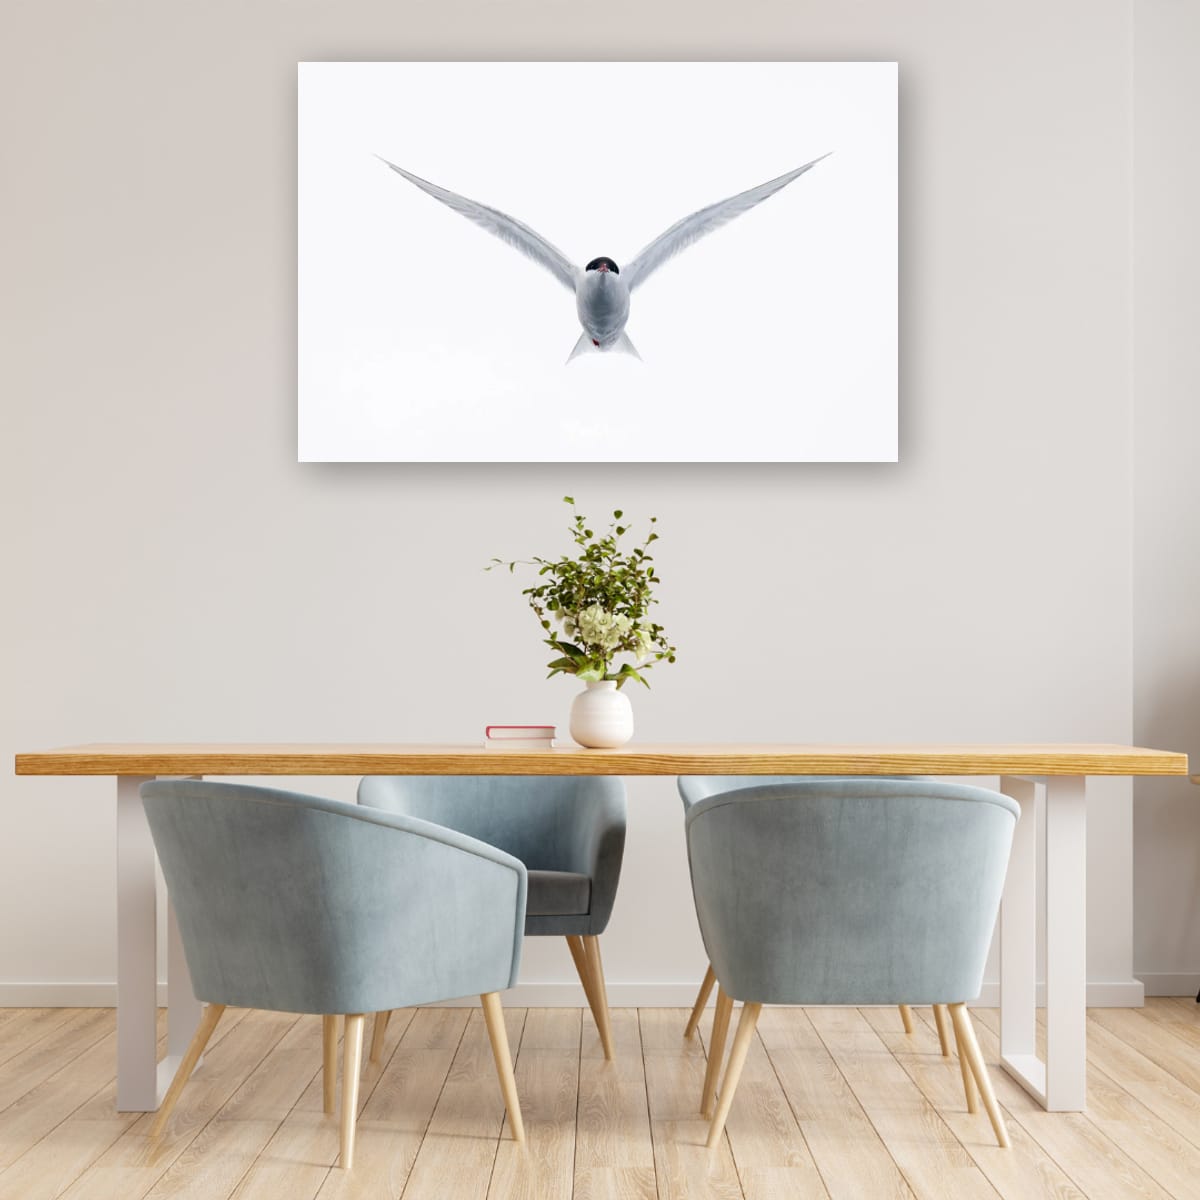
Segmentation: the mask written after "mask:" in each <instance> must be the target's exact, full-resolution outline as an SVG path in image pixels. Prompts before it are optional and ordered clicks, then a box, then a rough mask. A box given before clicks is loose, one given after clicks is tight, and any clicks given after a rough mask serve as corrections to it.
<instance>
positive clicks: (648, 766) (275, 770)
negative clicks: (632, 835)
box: [16, 742, 1188, 775]
mask: <svg viewBox="0 0 1200 1200" xmlns="http://www.w3.org/2000/svg"><path fill="white" fill-rule="evenodd" d="M16 773H17V774H18V775H838V774H845V775H1187V773H1188V760H1187V755H1186V754H1180V753H1176V752H1174V751H1170V750H1151V749H1148V748H1145V747H1142V746H1116V745H1093V744H1056V743H1051V744H1044V745H1037V744H995V745H989V744H978V745H943V744H935V743H929V744H922V743H914V744H898V745H787V744H783V745H770V744H750V743H747V744H719V743H714V744H704V743H695V744H689V743H668V744H654V743H638V742H632V743H630V744H628V745H626V746H622V747H620V749H617V750H585V749H583V748H581V747H578V746H563V747H560V748H556V749H553V750H491V749H484V748H483V747H482V746H480V745H410V744H405V743H396V744H387V743H375V744H361V745H360V744H355V743H341V744H320V743H295V744H289V743H96V744H92V745H81V746H60V747H56V748H54V749H49V750H36V751H30V752H27V753H21V754H18V755H17V756H16Z"/></svg>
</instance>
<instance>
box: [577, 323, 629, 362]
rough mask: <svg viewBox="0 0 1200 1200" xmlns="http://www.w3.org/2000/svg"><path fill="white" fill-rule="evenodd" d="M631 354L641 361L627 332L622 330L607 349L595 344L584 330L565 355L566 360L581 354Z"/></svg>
mask: <svg viewBox="0 0 1200 1200" xmlns="http://www.w3.org/2000/svg"><path fill="white" fill-rule="evenodd" d="M614 353H615V354H632V355H633V357H634V358H636V359H637V360H638V362H641V361H642V356H641V355H640V354H639V353H638V352H637V347H636V346H635V345H634V344H633V342H631V341H630V340H629V334H627V333H624V332H622V334H621V336H620V337H619V338H617V340H616V341H615V342H613V344H612V345H611V346H610V347H609V348H608V349H607V350H605V349H603V348H602V347H600V346H597V345H596V343H595V341H594V340H593V339H592V335H591V334H590V333H588V332H587V331H586V330H585V331H584V332H583V333H581V334H580V335H579V341H577V342H576V343H575V348H574V349H573V350H572V351H571V353H570V354H568V355H567V362H570V361H571V360H572V359H573V358H578V357H579V356H580V355H581V354H614Z"/></svg>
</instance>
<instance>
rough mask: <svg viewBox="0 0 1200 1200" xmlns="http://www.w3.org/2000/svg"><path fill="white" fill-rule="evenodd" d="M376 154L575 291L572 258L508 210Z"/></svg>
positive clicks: (420, 186) (422, 188)
mask: <svg viewBox="0 0 1200 1200" xmlns="http://www.w3.org/2000/svg"><path fill="white" fill-rule="evenodd" d="M375 157H376V158H378V159H379V161H380V162H381V163H384V164H385V165H386V166H389V167H391V168H392V170H393V171H395V172H396V174H397V175H403V176H404V178H405V179H407V180H408V182H409V183H412V184H415V185H416V186H417V187H419V188H420V189H421V191H423V192H428V193H429V195H431V196H432V197H433V198H434V199H435V200H440V201H441V202H442V203H443V204H444V205H446V206H447V208H452V209H454V211H455V212H456V213H460V214H461V215H462V216H464V217H466V218H467V220H468V221H474V222H475V224H476V225H478V226H480V227H481V228H483V229H486V230H487V231H488V233H491V234H495V236H496V237H498V238H499V239H500V240H501V241H502V242H507V243H508V244H509V245H510V246H511V247H512V248H513V249H514V250H519V251H520V252H521V253H522V254H524V255H525V257H526V258H531V259H533V261H534V262H535V263H540V264H541V265H542V266H543V267H545V268H546V270H547V271H549V272H550V273H551V274H552V275H553V276H554V277H555V279H557V280H558V281H559V283H561V284H562V285H563V287H565V288H569V289H570V290H571V291H572V292H574V291H575V280H576V278H577V276H578V271H577V270H576V268H575V267H574V266H573V265H572V263H571V260H570V259H569V258H567V256H566V255H565V254H564V253H563V252H562V251H561V250H559V249H558V247H557V246H554V245H552V244H551V243H550V242H548V241H546V239H545V238H544V237H542V235H541V234H540V233H535V232H534V231H533V230H532V229H530V228H529V226H528V225H525V224H523V223H522V222H520V221H518V220H517V219H516V218H515V217H510V216H509V215H508V214H507V213H502V212H500V210H499V209H495V208H488V206H487V205H486V204H479V203H478V202H477V201H475V200H468V199H467V197H466V196H459V195H457V194H456V193H454V192H451V191H448V190H447V189H446V188H444V187H438V185H437V184H436V183H430V182H429V181H428V180H427V179H422V178H421V177H420V176H419V175H413V174H411V173H410V172H408V171H406V170H404V168H403V167H398V166H396V164H395V163H392V162H388V160H387V159H386V158H382V157H381V156H380V155H378V154H377V155H376V156H375Z"/></svg>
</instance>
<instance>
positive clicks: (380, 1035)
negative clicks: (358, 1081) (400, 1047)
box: [370, 1008, 392, 1062]
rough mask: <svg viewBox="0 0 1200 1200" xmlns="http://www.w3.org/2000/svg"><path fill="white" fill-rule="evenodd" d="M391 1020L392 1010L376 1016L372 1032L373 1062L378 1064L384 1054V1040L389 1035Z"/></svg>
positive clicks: (371, 1055)
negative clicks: (388, 1029) (388, 1028)
mask: <svg viewBox="0 0 1200 1200" xmlns="http://www.w3.org/2000/svg"><path fill="white" fill-rule="evenodd" d="M391 1019H392V1010H391V1009H390V1008H389V1009H387V1010H386V1011H385V1012H377V1013H376V1014H375V1028H374V1029H373V1030H372V1031H371V1054H370V1061H371V1062H378V1061H379V1056H380V1055H381V1054H382V1053H383V1039H384V1036H385V1035H386V1034H387V1027H388V1022H389V1021H390V1020H391Z"/></svg>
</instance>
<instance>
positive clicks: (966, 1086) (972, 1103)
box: [954, 1025, 979, 1113]
mask: <svg viewBox="0 0 1200 1200" xmlns="http://www.w3.org/2000/svg"><path fill="white" fill-rule="evenodd" d="M954 1041H955V1044H956V1046H957V1047H958V1067H959V1070H960V1071H962V1081H963V1095H964V1096H966V1098H967V1112H969V1113H976V1112H978V1111H979V1091H978V1089H977V1088H976V1087H975V1075H974V1073H973V1072H972V1071H971V1063H970V1061H969V1056H968V1055H967V1053H966V1051H965V1050H964V1049H963V1044H962V1038H961V1037H960V1036H959V1032H958V1026H957V1025H956V1026H955V1027H954Z"/></svg>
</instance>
